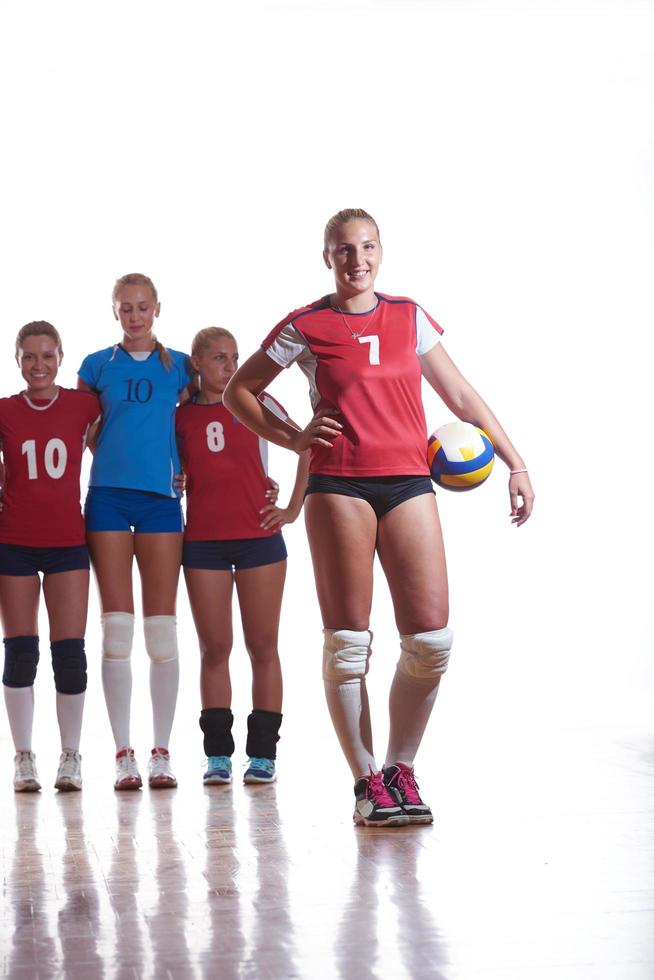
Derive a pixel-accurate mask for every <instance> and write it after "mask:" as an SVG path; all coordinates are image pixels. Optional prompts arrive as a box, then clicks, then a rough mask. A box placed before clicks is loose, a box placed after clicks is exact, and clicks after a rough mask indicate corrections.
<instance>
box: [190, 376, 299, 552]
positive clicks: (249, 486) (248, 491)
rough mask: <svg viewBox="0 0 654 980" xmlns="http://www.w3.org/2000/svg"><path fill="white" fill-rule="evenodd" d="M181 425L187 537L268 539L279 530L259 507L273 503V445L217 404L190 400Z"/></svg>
mask: <svg viewBox="0 0 654 980" xmlns="http://www.w3.org/2000/svg"><path fill="white" fill-rule="evenodd" d="M259 400H260V401H261V403H262V404H263V405H265V407H266V408H267V409H269V410H270V411H271V412H273V413H274V414H275V415H277V416H279V418H282V419H286V418H287V417H288V416H287V414H286V412H285V410H284V409H283V408H282V406H281V405H280V404H279V402H277V401H275V399H274V398H272V397H271V396H270V395H269V394H267V393H266V392H264V393H263V394H261V395H260V396H259ZM175 426H176V430H177V440H178V445H179V451H180V456H181V459H182V467H183V469H184V472H185V473H186V530H185V532H184V537H185V538H186V540H187V541H233V540H234V539H235V538H267V537H270V535H271V534H278V533H279V531H270V530H265V529H264V528H262V527H260V524H261V514H260V513H259V511H260V510H261V508H262V507H265V505H266V504H267V503H268V501H267V499H266V496H265V492H266V489H267V483H266V477H267V476H268V443H267V442H266V440H265V439H261V438H260V437H259V436H258V435H255V433H254V432H251V431H250V429H248V428H247V427H246V426H244V425H242V424H241V422H239V420H238V419H237V418H236V417H235V416H233V415H232V414H231V412H229V411H228V410H227V409H226V408H225V406H224V405H223V404H222V403H220V402H217V403H216V404H214V405H198V404H196V403H195V402H185V403H184V404H183V405H180V406H179V408H178V409H177V414H176V421H175Z"/></svg>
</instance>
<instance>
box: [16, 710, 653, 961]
mask: <svg viewBox="0 0 654 980" xmlns="http://www.w3.org/2000/svg"><path fill="white" fill-rule="evenodd" d="M322 720H323V721H324V719H322ZM94 726H95V727H94ZM96 728H97V733H98V734H97V737H93V732H94V731H95V730H96ZM87 729H88V730H87V741H93V742H94V744H95V745H96V746H98V747H101V748H102V753H101V755H99V756H98V760H99V763H100V764H96V766H95V771H93V766H92V764H91V751H90V745H87V751H86V753H85V785H84V790H83V792H82V793H78V794H67V795H64V794H57V793H56V792H55V791H54V790H52V789H51V783H52V780H53V777H54V767H55V762H56V753H55V751H54V748H53V747H50V749H49V750H48V749H47V747H45V746H44V747H43V749H42V751H41V753H40V763H41V765H40V775H41V778H42V781H43V785H44V789H43V791H42V793H40V794H35V795H26V794H25V795H16V796H14V794H13V793H12V792H11V788H10V779H11V768H10V757H11V749H10V747H9V745H8V742H7V738H6V737H4V738H3V739H2V766H1V770H0V773H1V778H2V784H3V786H4V787H5V790H6V791H5V792H4V795H3V800H4V802H3V805H2V817H1V832H2V837H1V839H2V873H3V904H2V917H1V923H0V930H1V931H0V937H1V942H2V946H1V949H2V962H1V973H2V976H3V977H8V978H12V980H18V978H24V980H31V978H50V977H72V978H78V977H79V978H96V977H97V978H105V977H106V978H137V977H139V978H140V977H154V978H175V980H177V978H180V980H182V978H201V977H202V978H203V977H225V978H235V980H236V978H252V980H275V978H280V980H281V978H291V977H302V978H314V977H317V978H322V977H326V978H329V977H334V978H342V980H363V978H396V977H397V978H403V977H409V978H420V980H422V978H425V980H427V978H447V980H475V978H484V980H486V978H487V980H513V978H515V980H525V978H530V980H531V978H538V980H541V978H542V980H651V978H652V977H654V890H653V888H652V884H653V880H654V825H653V819H652V812H653V806H652V804H653V803H654V752H653V744H652V739H651V735H650V736H648V735H646V734H645V732H644V731H643V730H642V729H638V728H633V729H632V728H627V729H625V728H623V729H621V730H619V731H610V730H607V729H595V730H591V729H582V728H569V729H565V730H563V729H561V730H559V731H549V732H548V733H547V737H546V738H542V737H541V736H540V735H539V734H538V733H534V732H528V731H524V732H522V733H521V737H520V738H513V737H511V736H508V735H507V734H506V732H505V734H504V735H499V734H497V733H496V734H495V735H493V734H492V733H490V734H487V735H485V736H484V738H483V739H482V740H478V739H477V738H471V739H469V740H468V741H467V742H466V741H465V740H461V741H460V744H459V748H458V750H456V751H454V750H453V749H452V745H450V748H449V750H448V751H447V752H442V753H441V755H440V757H438V756H434V760H433V763H432V765H429V764H426V763H425V758H424V756H423V767H422V770H421V773H420V775H421V783H422V786H423V787H424V790H425V793H424V795H425V797H426V798H428V799H429V800H430V801H431V802H432V803H433V804H434V807H435V809H436V812H437V821H436V824H435V825H434V827H433V828H431V827H417V828H411V829H409V828H403V829H400V830H393V831H390V830H388V831H374V830H362V829H355V828H354V827H353V825H352V823H351V797H350V794H351V787H350V784H349V780H348V779H347V777H346V775H345V773H344V772H343V767H342V764H341V763H340V760H338V763H337V764H335V765H331V766H329V765H325V764H321V763H320V761H319V760H318V758H316V757H312V756H311V755H310V754H309V753H308V752H307V749H306V745H303V743H302V742H301V740H299V739H296V736H295V733H294V729H293V726H290V732H289V733H288V737H287V740H286V743H284V742H282V743H280V779H279V782H278V783H277V784H276V785H274V786H265V787H244V786H243V785H242V784H241V783H240V782H235V784H234V785H233V786H232V787H212V788H204V787H203V786H202V783H201V777H202V768H201V764H200V762H201V749H200V743H199V741H198V737H197V735H196V732H195V726H194V725H187V726H185V725H183V724H180V726H179V729H180V731H179V732H178V736H177V741H176V746H177V748H176V753H175V761H176V763H177V766H176V768H177V770H178V774H179V779H180V787H179V789H178V790H177V791H173V792H162V791H159V792H150V791H148V790H147V789H145V790H143V791H142V792H139V793H125V794H116V793H114V792H113V790H112V788H111V771H110V747H109V743H108V741H107V739H106V733H105V732H104V719H101V718H99V717H96V718H94V719H93V720H91V719H89V721H88V725H87ZM452 734H453V735H455V736H456V735H458V734H460V733H457V732H456V730H455V731H454V732H453V733H452ZM43 741H45V739H43ZM452 744H454V743H452ZM282 749H283V751H281V750H282ZM140 754H141V756H142V758H143V760H144V761H145V754H146V753H145V751H143V752H141V753H140Z"/></svg>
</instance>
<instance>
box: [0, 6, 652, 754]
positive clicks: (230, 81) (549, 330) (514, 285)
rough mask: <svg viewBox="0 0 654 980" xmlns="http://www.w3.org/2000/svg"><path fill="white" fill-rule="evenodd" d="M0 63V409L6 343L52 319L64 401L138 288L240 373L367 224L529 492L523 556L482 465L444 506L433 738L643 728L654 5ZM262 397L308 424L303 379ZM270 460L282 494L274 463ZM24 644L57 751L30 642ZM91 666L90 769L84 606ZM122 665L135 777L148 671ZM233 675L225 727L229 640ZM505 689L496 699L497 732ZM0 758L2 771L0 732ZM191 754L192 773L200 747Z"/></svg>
mask: <svg viewBox="0 0 654 980" xmlns="http://www.w3.org/2000/svg"><path fill="white" fill-rule="evenodd" d="M0 37H1V40H0V85H1V90H2V93H3V96H2V110H1V126H2V136H3V150H2V155H1V157H0V174H1V180H0V193H1V195H2V198H1V226H0V249H1V255H0V269H1V271H2V282H3V289H2V296H1V306H0V318H1V323H2V336H3V338H4V341H3V350H4V358H3V359H2V361H1V362H0V368H1V373H2V377H1V379H0V382H1V384H0V390H1V391H2V392H3V393H6V394H10V393H12V392H14V391H16V390H18V389H19V388H20V385H21V379H20V377H19V375H18V372H17V370H16V367H15V364H14V362H13V359H12V358H13V343H14V337H15V334H16V332H17V330H18V329H19V327H20V326H21V325H22V324H23V323H25V322H27V321H29V320H33V319H41V318H43V319H48V320H51V321H52V322H53V323H54V324H55V325H56V326H57V327H58V328H59V330H60V332H61V333H62V336H63V339H64V346H65V359H64V363H63V366H62V369H61V374H60V380H61V381H62V382H63V383H64V384H67V385H70V386H73V385H74V384H75V379H76V371H77V368H78V366H79V363H80V361H81V359H82V357H83V356H84V355H85V354H86V353H88V352H89V351H92V350H96V349H98V348H100V347H104V346H107V345H108V344H110V343H112V342H113V341H115V340H117V339H119V334H118V333H117V331H116V324H115V322H114V321H113V318H112V314H111V308H110V293H111V287H112V284H113V282H114V280H115V278H116V277H117V276H119V275H121V274H123V273H125V272H129V271H143V272H145V273H147V274H148V275H150V276H151V277H152V278H153V279H154V281H155V282H156V283H157V285H158V288H159V291H160V297H161V300H162V315H161V319H160V322H159V336H160V338H161V339H162V341H163V342H164V343H166V344H168V345H169V346H172V347H175V348H178V349H182V350H186V349H188V348H189V346H190V341H191V338H192V336H193V334H194V333H195V331H196V330H198V329H200V328H202V327H205V326H208V325H212V324H213V325H222V326H226V327H228V328H229V329H230V330H232V331H233V332H234V333H235V334H236V335H237V337H238V338H239V341H240V348H241V353H242V355H244V356H245V355H248V354H249V353H250V352H251V351H252V350H253V349H254V348H255V347H256V346H257V345H258V343H259V342H260V341H261V339H262V338H263V337H264V336H265V334H266V333H267V332H268V330H269V329H270V328H271V327H272V325H273V324H274V323H276V322H277V321H278V320H279V319H281V317H282V316H284V315H285V314H286V312H288V311H289V310H290V309H293V308H295V307H297V306H300V305H303V304H304V303H306V302H309V301H311V300H313V299H316V298H318V297H319V296H321V295H323V294H324V293H326V292H328V291H329V289H330V286H331V282H330V277H329V273H328V272H327V270H326V269H325V268H324V266H323V264H322V259H321V248H322V243H321V239H322V229H323V227H324V224H325V222H326V220H327V218H328V217H329V216H330V215H331V214H333V213H334V212H335V211H337V210H339V209H340V208H342V207H350V206H354V207H364V208H366V209H367V210H369V211H370V212H371V213H372V214H373V215H374V216H375V217H376V218H377V221H378V223H379V225H380V229H381V234H382V241H383V244H384V248H385V255H384V263H383V266H382V269H381V272H380V276H379V279H378V281H377V286H378V288H379V289H381V290H382V291H384V292H388V293H395V294H403V295H409V296H412V297H414V298H415V299H417V300H418V301H419V302H420V303H421V304H422V305H424V306H425V308H426V309H427V310H429V311H430V312H431V313H432V315H434V316H435V317H436V319H438V320H439V322H440V323H441V324H442V325H443V326H444V327H445V330H446V336H445V344H446V347H447V349H448V351H449V352H450V354H451V355H452V356H453V357H454V359H455V361H456V362H457V363H458V364H459V366H460V367H461V369H462V370H463V372H464V373H465V374H466V376H468V377H469V379H470V380H471V381H472V382H473V384H475V385H476V386H477V387H478V388H479V390H480V391H481V393H482V395H483V396H484V397H485V398H486V400H487V401H488V402H489V403H490V405H491V407H492V408H493V409H494V410H495V412H496V413H497V414H498V416H499V417H500V419H501V421H502V422H503V423H504V425H505V427H506V428H507V430H508V432H509V435H510V436H511V438H512V439H513V441H514V442H515V444H516V445H517V446H518V448H519V449H520V451H521V452H522V454H523V455H524V457H525V459H526V460H527V463H528V465H529V468H530V472H531V474H532V479H533V482H534V486H535V489H536V492H537V504H536V510H535V513H534V516H533V518H532V520H531V521H530V522H529V523H528V524H527V525H526V526H525V527H523V528H521V529H519V530H516V529H515V528H512V527H511V526H510V523H509V518H508V513H509V506H508V495H507V492H506V472H505V470H504V467H502V465H501V464H500V465H498V466H497V468H496V472H495V473H494V474H493V476H492V478H491V480H490V481H489V482H488V483H487V484H486V485H485V487H484V488H483V489H480V490H479V491H476V492H474V493H472V494H467V495H450V496H448V495H447V494H446V493H445V492H441V493H440V494H439V502H440V507H441V514H442V519H443V522H444V529H445V536H446V544H447V548H448V556H449V567H450V576H451V592H452V626H453V628H454V631H455V636H456V640H455V650H454V653H453V658H452V666H451V668H450V673H449V675H448V678H447V685H444V688H443V692H442V694H441V698H440V706H439V707H440V711H439V714H438V720H437V722H436V723H435V725H434V726H432V729H431V731H430V735H429V738H430V739H432V740H434V744H435V743H436V741H437V740H438V739H441V738H443V739H445V740H446V741H447V739H448V738H450V737H459V738H462V737H466V733H467V736H468V737H469V738H470V739H471V740H474V739H478V738H479V737H480V735H481V736H483V734H484V731H487V730H489V729H490V728H493V727H497V726H499V727H502V726H504V727H505V728H506V730H507V732H512V733H521V732H524V731H525V729H526V728H529V727H530V726H532V727H534V728H537V727H543V728H545V729H547V727H548V726H552V725H560V724H573V725H574V724H576V723H584V724H585V723H588V722H592V723H594V724H611V725H614V724H615V725H618V724H626V723H631V722H637V721H639V720H641V719H642V720H644V719H646V718H647V713H648V711H649V710H651V695H652V690H653V688H654V667H653V666H652V646H653V642H652V641H653V635H652V634H653V630H652V612H651V609H652V602H651V594H652V568H651V565H652V562H651V553H652V521H653V517H652V513H651V508H650V504H649V501H650V495H651V486H652V476H653V466H652V441H653V440H652V433H651V431H650V424H651V402H652V396H651V387H652V386H651V381H650V373H651V369H650V363H651V354H652V343H651V339H650V338H651V330H652V306H653V304H652V260H653V258H654V254H653V253H654V241H653V238H654V235H653V228H654V201H653V191H652V187H653V185H652V173H653V164H654V139H653V133H654V128H653V115H654V5H653V4H652V3H645V2H642V3H637V2H628V0H625V2H595V3H583V2H569V3H566V4H562V3H561V4H559V3H544V2H543V3H538V2H530V0H525V2H523V3H508V2H507V3H499V2H489V3H485V4H481V3H473V2H465V0H463V2H459V3H450V2H428V0H423V2H403V3H402V2H398V0H394V2H391V0H388V2H383V0H377V2H375V0H369V2H364V0H358V2H355V0H343V2H337V0H333V2H327V0H324V2H300V0H296V2H286V3H281V2H279V3H274V2H261V3H247V4H246V3H243V4H241V5H240V6H238V7H232V5H227V4H224V5H223V4H220V3H217V2H212V3H206V4H205V3H199V2H187V3H185V4H172V3H169V2H160V0H159V2H149V0H148V2H134V0H130V2H125V0H118V2H114V3H112V4H111V5H109V4H102V5H101V4H82V3H73V2H69V3H67V2H59V3H57V4H44V3H43V4H41V3H29V2H26V3H23V4H21V5H17V4H10V3H3V4H2V6H1V7H0ZM272 390H273V393H274V394H275V395H276V396H277V397H278V398H279V399H280V400H281V401H282V402H283V403H284V404H285V405H286V407H287V409H288V410H289V411H290V412H291V414H292V415H293V416H294V417H295V418H296V419H297V420H298V421H306V420H307V419H308V417H309V414H310V411H309V403H308V397H307V391H306V385H305V382H304V380H303V378H302V377H301V375H300V372H299V371H298V370H297V369H292V370H291V371H289V372H288V373H285V374H284V375H283V376H282V377H280V378H279V379H278V381H277V382H276V384H275V386H274V387H273V389H272ZM426 406H427V415H428V422H429V426H430V429H433V428H436V427H437V426H438V425H439V424H440V423H441V422H443V421H444V420H445V419H446V418H447V413H446V412H445V410H444V409H443V407H442V406H441V405H440V404H439V403H438V400H437V399H436V397H435V396H433V395H432V394H431V393H427V394H426ZM271 457H272V461H271V471H272V473H273V474H274V475H275V476H276V477H277V478H278V479H279V481H280V483H281V484H282V488H283V493H288V492H289V491H290V487H291V485H292V479H293V468H294V460H293V459H291V458H289V457H288V456H287V455H285V454H284V453H283V452H282V451H281V450H277V449H274V450H273V451H272V453H271ZM286 538H287V543H288V546H289V551H290V560H289V579H288V586H287V593H286V596H285V603H284V612H283V623H282V636H281V649H282V656H283V664H284V672H285V679H286V702H285V718H286V720H285V732H286V736H287V742H286V744H287V745H291V744H292V740H291V737H297V742H296V744H298V745H299V744H300V742H301V741H302V740H303V739H306V738H307V735H306V732H307V724H310V725H311V727H312V728H313V729H314V731H315V732H317V733H318V734H314V735H313V736H311V737H310V738H309V742H310V743H311V746H313V745H315V744H316V741H315V740H316V739H321V738H324V739H327V740H330V739H331V738H332V736H331V734H330V732H329V724H328V721H327V716H326V713H325V712H324V709H323V707H322V702H321V690H320V687H321V685H320V681H319V676H320V666H319V664H320V647H321V637H320V620H319V614H318V609H317V605H316V602H315V597H314V593H313V586H312V580H311V571H310V562H309V556H308V549H307V546H306V541H305V537H304V529H303V526H302V524H301V522H298V523H297V524H296V525H295V526H294V527H293V528H291V529H289V530H288V532H287V534H286ZM179 618H180V645H181V648H182V658H183V667H182V691H181V704H180V709H179V713H178V720H177V726H178V728H177V731H184V730H185V729H186V730H189V731H191V730H193V731H196V729H195V725H196V717H197V711H198V708H199V698H198V692H197V652H196V645H195V637H194V633H193V628H192V623H191V620H190V616H189V612H188V605H187V602H186V597H185V594H184V590H183V587H182V588H181V589H180V607H179ZM372 627H373V630H374V631H375V636H376V644H375V646H376V652H375V658H374V662H373V670H372V675H371V687H372V692H373V705H375V707H374V711H375V724H376V726H377V731H378V733H379V736H380V739H381V736H383V732H384V719H383V711H382V705H383V698H384V697H385V695H384V690H385V688H386V687H387V685H388V682H389V679H390V676H391V673H392V669H393V663H394V660H395V657H396V639H395V635H394V627H393V622H392V614H391V611H390V609H389V602H388V595H387V592H386V589H385V584H384V582H383V579H382V578H381V575H378V576H377V582H376V599H375V607H374V610H373V620H372ZM41 634H42V637H43V642H42V648H43V651H44V656H43V666H42V670H41V672H40V675H39V678H38V681H37V693H38V698H39V711H38V715H37V718H38V721H39V725H40V728H39V729H37V742H40V745H41V746H42V748H43V750H44V751H45V746H44V745H43V743H44V742H45V740H46V739H47V738H49V735H48V733H52V732H53V728H52V727H51V726H53V725H54V718H53V715H52V710H51V709H52V702H53V697H52V681H51V677H50V676H49V674H50V672H49V667H48V665H47V641H46V638H47V624H46V623H45V621H44V622H43V624H42V627H41ZM87 647H88V651H89V661H90V665H91V666H90V687H89V695H88V702H89V707H90V709H91V710H90V711H89V713H88V716H87V717H88V725H89V726H99V731H100V732H101V733H102V737H103V738H105V739H106V740H107V743H106V744H107V746H108V745H109V740H108V724H107V723H106V720H105V716H104V707H103V704H102V698H101V692H100V684H99V652H98V648H99V630H98V607H97V600H96V598H95V595H94V594H93V595H92V602H91V608H90V617H89V630H88V634H87ZM135 665H136V672H137V676H136V680H135V688H134V705H135V715H136V718H137V721H136V724H137V726H139V725H140V726H141V729H142V731H141V729H139V738H140V739H141V742H140V745H141V750H144V749H145V747H146V746H148V738H149V735H148V729H149V721H148V716H149V705H148V698H147V695H146V683H147V682H146V674H145V655H144V653H143V650H142V648H139V649H137V650H136V652H135ZM234 673H235V684H236V693H235V704H236V707H237V709H238V710H239V711H240V710H241V709H242V710H243V712H244V711H246V710H247V707H248V685H249V673H248V669H247V665H246V658H245V653H244V650H243V648H242V645H241V644H240V643H237V646H236V648H235V652H234ZM500 688H501V690H502V691H503V692H504V694H505V695H506V692H507V691H512V692H513V693H514V698H513V700H512V702H511V701H510V703H511V704H512V710H511V711H510V712H509V714H508V715H507V714H506V713H505V712H503V713H502V716H501V717H498V716H497V713H496V712H494V710H493V703H494V694H495V692H496V691H497V690H498V689H500ZM314 709H315V710H314ZM307 712H310V714H307ZM310 719H311V720H310ZM46 726H47V731H46ZM89 730H92V728H91V727H90V728H89ZM0 732H1V733H2V737H3V741H5V742H8V731H7V727H6V722H0ZM39 732H41V733H42V734H40V735H39V734H38V733H39ZM305 744H306V743H305ZM380 744H381V743H380ZM197 746H198V758H200V757H201V744H200V741H199V732H198V739H197ZM36 748H37V751H39V744H37V745H36ZM55 748H56V746H54V747H53V750H52V751H54V750H55ZM83 749H84V746H83ZM6 754H7V755H8V754H9V746H8V745H7V752H6Z"/></svg>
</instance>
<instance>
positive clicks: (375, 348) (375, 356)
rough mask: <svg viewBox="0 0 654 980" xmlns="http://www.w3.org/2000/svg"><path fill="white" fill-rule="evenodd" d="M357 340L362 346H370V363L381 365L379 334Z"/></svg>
mask: <svg viewBox="0 0 654 980" xmlns="http://www.w3.org/2000/svg"><path fill="white" fill-rule="evenodd" d="M357 340H358V341H359V343H360V344H370V350H369V351H368V355H369V357H370V363H371V364H379V337H378V336H377V334H374V333H373V334H371V335H370V336H369V337H358V338H357Z"/></svg>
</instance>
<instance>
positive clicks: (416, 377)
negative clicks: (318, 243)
mask: <svg viewBox="0 0 654 980" xmlns="http://www.w3.org/2000/svg"><path fill="white" fill-rule="evenodd" d="M376 296H377V305H376V306H375V307H374V309H372V310H370V311H369V312H367V313H358V314H356V313H340V312H339V311H338V310H335V309H333V308H332V307H331V306H330V302H329V297H325V298H323V299H321V300H318V301H317V302H316V303H312V304H311V305H310V306H304V307H302V308H301V309H299V310H296V311H295V312H294V313H290V314H289V315H288V316H287V317H286V318H285V319H284V320H282V321H281V323H278V324H277V326H276V327H275V328H274V329H273V330H272V331H271V332H270V333H269V334H268V336H267V337H266V339H265V340H264V342H263V344H262V345H261V346H262V348H263V350H264V351H265V352H266V353H267V354H268V355H269V356H270V357H271V358H272V359H273V360H274V361H275V362H276V363H277V364H279V365H281V366H282V367H289V366H290V365H291V364H292V363H293V362H294V361H296V362H297V363H298V364H299V366H300V368H301V369H302V371H303V372H304V373H305V374H306V375H307V377H308V379H309V385H310V389H311V404H312V406H313V409H314V411H317V410H318V409H321V408H327V409H334V408H335V409H338V411H339V412H340V413H341V414H340V415H338V416H337V419H338V421H339V422H341V423H342V425H343V432H342V433H341V435H340V436H339V437H338V438H337V439H336V440H335V442H334V445H333V447H332V448H331V449H328V448H327V447H324V446H314V448H313V449H312V452H311V472H312V473H329V474H332V475H335V476H400V475H406V476H412V475H423V474H424V475H428V474H429V467H428V465H427V425H426V422H425V413H424V409H423V406H422V397H421V377H422V375H421V370H420V360H419V357H420V355H421V354H426V353H427V351H429V350H431V348H432V347H433V346H434V345H435V344H436V343H438V341H439V340H440V336H441V334H442V333H443V330H442V328H441V327H440V326H439V325H438V324H437V323H436V321H435V320H433V319H432V318H431V317H430V316H429V314H428V313H425V311H424V310H423V309H422V308H421V307H420V306H418V305H417V303H414V301H413V300H411V299H406V298H404V297H399V296H384V295H382V294H381V293H377V294H376Z"/></svg>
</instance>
